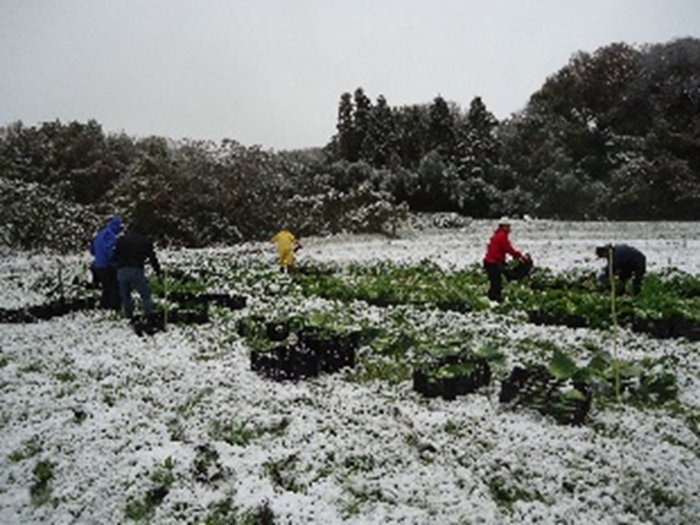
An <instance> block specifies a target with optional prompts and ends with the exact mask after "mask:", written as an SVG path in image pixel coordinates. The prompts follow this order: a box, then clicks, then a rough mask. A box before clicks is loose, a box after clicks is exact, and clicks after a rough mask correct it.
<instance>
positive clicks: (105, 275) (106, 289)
mask: <svg viewBox="0 0 700 525" xmlns="http://www.w3.org/2000/svg"><path fill="white" fill-rule="evenodd" d="M93 272H94V274H95V277H96V278H97V280H98V281H99V283H100V289H101V290H102V295H101V297H100V307H102V308H109V309H111V310H119V309H120V308H121V305H122V302H121V299H120V297H119V283H118V282H117V270H116V269H115V268H114V267H112V266H107V267H105V268H94V267H93Z"/></svg>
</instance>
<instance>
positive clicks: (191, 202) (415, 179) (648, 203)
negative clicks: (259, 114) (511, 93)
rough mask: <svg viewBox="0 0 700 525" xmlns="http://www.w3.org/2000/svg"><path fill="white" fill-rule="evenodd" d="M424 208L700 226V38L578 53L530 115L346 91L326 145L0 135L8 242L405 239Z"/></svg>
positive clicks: (73, 133) (41, 129)
mask: <svg viewBox="0 0 700 525" xmlns="http://www.w3.org/2000/svg"><path fill="white" fill-rule="evenodd" d="M411 212H454V213H457V214H460V215H464V216H469V217H475V218H489V217H498V216H500V215H512V216H524V215H528V216H531V217H539V218H554V219H568V220H651V221H655V220H691V221H693V220H700V40H699V39H695V38H684V39H678V40H674V41H671V42H668V43H664V44H648V45H643V46H631V45H628V44H625V43H615V44H611V45H608V46H605V47H602V48H600V49H598V50H596V51H595V52H594V53H592V54H591V53H585V52H577V53H575V54H574V55H572V57H571V59H570V60H569V62H568V63H567V64H566V65H565V66H564V67H562V68H561V69H560V70H559V71H557V72H556V73H554V74H553V75H551V76H550V77H548V78H547V79H546V80H545V82H544V84H543V86H542V87H541V88H540V89H539V90H538V91H537V92H535V93H534V94H533V95H532V96H531V97H530V99H529V101H528V102H527V104H526V105H525V107H524V109H522V110H521V111H519V112H517V113H514V114H513V115H511V116H510V117H509V118H507V119H504V120H503V121H498V120H497V119H496V118H495V117H494V115H493V114H492V113H491V112H490V111H489V110H488V108H487V107H486V105H485V104H484V102H483V101H482V99H481V98H480V97H478V96H477V97H474V98H473V99H472V100H471V101H470V102H469V105H468V107H467V108H462V107H461V106H460V105H459V104H458V103H456V102H452V101H447V100H445V99H443V98H442V97H441V96H439V95H438V96H436V97H435V98H434V100H432V102H429V103H421V104H414V105H408V106H400V107H392V106H391V105H390V104H389V101H387V100H386V99H385V97H384V96H382V95H379V96H377V98H376V99H375V100H374V101H373V100H372V99H371V98H370V96H369V95H368V94H366V93H365V92H364V90H363V89H362V88H357V89H356V90H355V91H354V92H352V93H351V92H347V93H343V94H341V96H340V101H339V104H338V115H337V124H336V133H335V135H334V136H332V137H330V138H329V141H328V143H327V144H326V145H325V146H324V147H319V148H312V149H305V150H296V151H279V152H275V151H272V150H265V149H263V148H262V147H259V146H252V147H249V146H244V145H242V144H239V143H238V142H236V141H235V140H230V139H224V140H223V141H222V142H221V143H218V144H217V143H214V142H211V141H200V140H191V139H185V140H180V141H173V140H170V139H167V138H164V137H156V136H152V137H146V138H139V139H136V138H132V137H130V136H128V135H127V134H125V133H121V134H106V133H105V132H104V131H103V130H102V127H101V125H100V124H99V123H98V122H96V121H94V120H91V121H88V122H86V123H80V122H70V123H65V124H64V123H61V122H60V121H55V122H46V123H43V124H40V125H37V126H31V127H28V126H25V125H23V124H22V122H15V123H12V124H10V125H8V126H6V127H4V128H0V244H1V245H4V246H6V247H9V248H11V249H24V250H35V249H50V250H57V251H61V252H69V251H74V250H83V249H85V247H86V246H87V243H88V242H89V239H90V238H91V236H92V235H93V234H94V232H95V231H96V229H97V228H99V227H100V226H101V223H102V222H103V221H104V219H105V218H106V217H107V216H108V215H111V214H119V215H122V216H123V217H124V218H125V220H126V221H127V222H134V221H138V222H141V223H143V224H145V225H146V226H147V228H148V231H149V233H150V234H151V235H152V236H153V237H154V238H155V239H156V240H157V241H158V242H160V243H167V244H170V245H175V246H189V247H201V246H210V245H223V244H231V243H236V242H240V241H244V240H255V239H257V240H260V239H265V238H269V237H270V236H271V235H272V234H273V233H274V232H275V231H277V230H279V229H280V228H281V227H286V228H289V229H292V230H293V231H295V232H296V233H297V234H299V235H301V236H305V235H312V234H313V235H327V234H332V233H338V232H381V233H386V234H391V233H393V232H394V231H395V229H396V227H397V225H398V224H400V222H401V221H402V220H403V219H404V218H405V217H406V216H407V215H408V214H409V213H411Z"/></svg>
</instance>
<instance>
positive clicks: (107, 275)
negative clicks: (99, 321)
mask: <svg viewBox="0 0 700 525" xmlns="http://www.w3.org/2000/svg"><path fill="white" fill-rule="evenodd" d="M121 229H122V219H121V217H119V216H117V215H115V216H114V217H111V218H110V219H109V220H108V221H107V223H106V224H105V225H104V226H103V227H102V229H100V231H98V232H97V235H95V237H94V238H93V239H92V242H91V243H90V253H91V254H92V256H93V261H92V265H91V268H92V271H93V273H94V275H95V277H96V280H97V281H98V282H99V283H100V286H101V289H102V296H101V297H100V306H101V307H102V308H109V309H111V310H117V311H119V310H120V309H121V299H120V297H119V284H118V283H117V267H116V265H115V261H114V248H115V246H116V244H117V237H118V236H119V232H121Z"/></svg>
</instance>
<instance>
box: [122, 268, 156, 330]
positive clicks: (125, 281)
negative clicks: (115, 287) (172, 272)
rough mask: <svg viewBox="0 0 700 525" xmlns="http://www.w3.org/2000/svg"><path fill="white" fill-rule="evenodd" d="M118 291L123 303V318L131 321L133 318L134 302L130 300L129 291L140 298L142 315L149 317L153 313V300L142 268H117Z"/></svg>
mask: <svg viewBox="0 0 700 525" xmlns="http://www.w3.org/2000/svg"><path fill="white" fill-rule="evenodd" d="M118 277H119V290H120V291H121V296H122V302H123V303H124V317H126V318H127V319H131V318H133V317H134V301H133V300H132V299H131V290H132V289H133V288H136V291H137V292H138V293H139V295H140V296H141V302H143V313H144V314H146V315H147V316H148V315H151V314H152V313H153V299H151V289H150V288H149V287H148V281H147V280H146V275H145V273H144V271H143V268H136V267H133V266H126V267H124V268H119V273H118Z"/></svg>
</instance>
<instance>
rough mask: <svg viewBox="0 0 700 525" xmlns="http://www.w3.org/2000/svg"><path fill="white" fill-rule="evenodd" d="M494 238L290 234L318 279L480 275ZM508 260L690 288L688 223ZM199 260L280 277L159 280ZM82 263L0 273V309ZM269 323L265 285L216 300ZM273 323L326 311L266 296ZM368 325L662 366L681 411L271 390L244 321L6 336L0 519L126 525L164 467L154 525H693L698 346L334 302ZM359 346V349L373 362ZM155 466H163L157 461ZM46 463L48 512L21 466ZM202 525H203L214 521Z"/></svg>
mask: <svg viewBox="0 0 700 525" xmlns="http://www.w3.org/2000/svg"><path fill="white" fill-rule="evenodd" d="M492 228H493V224H492V223H488V222H484V221H474V222H471V223H469V224H468V225H466V226H464V227H463V228H459V229H451V230H421V231H419V230H414V231H409V232H405V233H404V234H402V235H401V236H400V237H399V238H397V239H391V240H389V239H384V238H380V237H374V236H337V237H333V238H308V239H303V240H302V242H303V244H304V249H303V250H302V251H301V252H300V259H302V260H307V261H315V262H336V263H348V262H369V261H374V260H381V259H391V260H395V261H405V262H418V261H420V260H423V259H430V260H432V261H434V262H436V263H438V264H440V265H442V266H445V267H450V268H459V267H463V266H467V265H471V264H474V263H478V262H479V260H480V258H481V257H482V255H483V250H484V247H485V243H486V240H487V239H488V235H489V233H490V231H491V229H492ZM511 239H512V241H513V244H514V245H515V246H516V247H517V248H519V249H521V250H522V251H527V252H529V253H530V254H532V256H533V258H534V259H535V261H536V262H537V263H538V264H540V265H542V266H548V267H550V268H552V269H554V270H558V271H564V270H569V269H573V268H590V269H591V270H594V269H596V268H598V267H599V266H600V262H599V261H597V260H595V258H594V256H593V249H594V247H595V246H596V245H598V244H602V243H605V242H627V243H629V244H631V245H633V246H637V247H639V248H641V249H642V250H643V251H644V252H645V253H646V254H647V257H648V261H649V268H650V270H652V271H654V270H659V269H662V268H665V267H668V266H674V267H678V268H681V269H683V270H685V271H688V272H691V273H694V274H698V273H699V272H700V249H699V248H700V226H699V225H698V224H694V223H654V224H651V223H557V222H548V221H547V222H545V221H529V222H519V223H515V224H514V226H513V231H512V234H511ZM195 257H199V258H202V257H205V258H206V260H209V261H212V264H214V265H219V266H220V267H221V268H226V265H231V264H234V263H235V264H239V265H240V264H245V263H246V262H248V263H251V264H256V263H257V264H260V263H263V264H264V263H269V264H270V265H273V264H274V254H273V253H272V250H271V247H270V246H267V245H264V244H259V243H249V244H245V245H241V246H237V247H232V248H229V249H216V250H214V249H212V250H201V251H182V252H175V251H173V252H167V253H162V259H163V260H164V261H165V262H166V264H167V265H177V264H178V263H179V262H180V261H185V260H192V259H193V258H195ZM86 261H87V259H86V258H85V257H84V256H83V255H80V256H75V257H71V258H55V257H52V258H46V257H40V256H27V255H24V254H15V255H7V256H6V257H4V258H3V259H2V260H0V289H2V290H3V297H2V303H1V304H0V306H5V307H7V306H18V305H26V304H33V303H36V302H40V301H41V299H42V297H41V295H40V293H39V292H37V291H32V289H31V284H32V283H33V282H34V281H35V280H36V279H37V277H38V276H39V273H40V272H42V271H44V272H48V273H50V274H53V273H55V272H57V271H58V269H59V268H62V271H63V272H65V273H66V274H69V273H70V272H71V271H74V270H75V269H76V268H78V269H80V268H84V267H86ZM230 286H231V289H232V290H237V291H241V292H243V293H246V294H257V293H258V292H259V295H260V297H257V296H256V297H252V298H251V301H250V303H251V308H258V307H260V308H263V307H264V306H265V299H264V297H262V296H263V295H264V294H263V293H262V292H263V291H264V290H265V286H266V283H252V284H250V283H247V284H243V283H231V285H230ZM275 301H278V306H279V307H280V308H283V309H287V310H290V309H296V310H301V311H311V310H314V309H330V308H333V305H331V304H329V303H327V302H325V301H322V300H319V299H302V298H299V297H290V298H287V299H275ZM346 308H349V310H350V311H349V312H347V315H348V316H349V317H351V318H354V319H365V320H369V321H372V322H375V323H377V324H381V325H383V326H392V327H397V326H399V327H400V324H401V323H405V324H406V325H407V326H409V325H410V326H411V327H412V328H413V329H416V328H418V329H420V328H421V327H423V328H424V329H425V331H426V332H430V331H431V330H442V331H448V332H449V331H453V332H459V331H464V330H468V331H470V332H471V333H472V334H473V335H474V337H475V338H476V339H480V338H482V339H487V338H490V339H492V340H497V341H499V342H500V344H501V350H503V351H504V352H505V353H506V355H507V357H508V360H509V362H517V360H518V357H519V356H518V352H519V351H520V350H519V349H520V348H522V346H521V343H523V342H524V341H532V340H541V341H549V342H553V343H555V344H558V345H561V346H562V347H564V348H567V349H570V351H571V352H572V354H573V355H575V356H576V357H577V358H579V359H582V360H585V359H586V358H587V357H588V355H587V354H586V352H587V351H588V350H587V349H589V348H591V347H598V348H609V349H614V350H615V351H616V352H617V353H618V354H619V356H620V357H621V358H624V359H641V358H643V357H645V356H649V357H654V358H656V357H660V356H664V355H673V356H675V357H676V358H677V359H678V365H677V368H676V370H675V372H676V376H677V380H678V383H679V388H680V391H679V400H680V403H679V405H678V406H676V407H675V409H674V410H670V409H646V410H642V409H639V408H634V407H632V406H629V405H626V404H622V405H616V404H612V405H607V406H596V407H595V408H594V410H593V411H592V412H591V414H590V417H589V420H588V422H587V424H586V425H584V426H581V427H569V426H563V425H558V424H556V423H554V422H553V421H551V420H549V419H547V418H544V417H543V416H540V415H539V414H537V413H533V412H529V411H525V410H520V411H510V410H506V409H504V408H503V407H502V406H501V405H500V404H499V402H498V381H494V382H493V383H492V385H491V386H490V387H489V388H486V389H484V390H482V391H479V392H478V393H476V394H471V395H468V396H464V397H460V398H458V399H457V400H456V401H451V402H450V401H444V400H440V399H432V400H426V399H423V398H422V397H420V396H419V395H418V394H416V393H415V392H414V391H413V390H412V388H411V384H410V382H408V381H403V382H399V383H397V384H393V383H387V382H385V381H368V382H365V381H358V380H356V379H355V378H354V377H353V376H352V374H351V373H350V372H348V373H346V374H336V375H326V376H321V377H319V378H317V379H314V380H311V381H301V382H297V383H289V382H285V383H275V382H272V381H269V380H265V379H263V378H261V377H259V376H258V375H256V374H255V373H253V372H251V371H250V366H249V363H250V361H249V349H248V348H247V347H246V346H245V343H244V341H243V340H241V339H240V338H239V337H238V336H237V335H236V334H235V330H234V326H235V320H236V318H237V317H240V316H243V315H245V314H246V313H247V310H243V311H240V312H236V313H234V314H229V315H221V316H219V317H215V318H214V319H213V321H212V322H211V323H209V324H207V325H202V326H197V327H172V326H171V327H169V329H168V331H167V332H165V333H158V334H156V335H155V336H153V337H151V338H139V337H137V336H136V335H135V334H134V333H133V331H131V330H130V328H129V327H128V326H127V325H126V324H125V323H124V322H123V321H122V320H121V319H119V318H117V317H115V316H114V315H112V314H109V313H107V312H102V311H95V312H88V313H75V314H71V315H68V316H64V317H60V318H55V319H53V320H51V321H47V322H40V323H35V324H26V325H9V324H5V325H0V352H1V353H0V400H1V402H2V403H1V408H0V425H1V430H2V436H3V439H2V440H1V441H0V464H1V465H2V468H1V470H0V523H3V524H5V523H7V524H28V523H52V524H53V523H55V524H63V523H65V524H68V523H90V524H92V523H95V524H102V523H125V522H128V521H129V519H128V518H127V514H128V513H127V508H128V507H129V506H130V505H131V508H132V510H133V504H134V502H143V501H146V500H147V495H148V493H149V490H151V489H153V488H154V486H155V485H157V481H156V480H162V479H163V472H169V473H170V475H171V477H170V478H169V491H168V492H167V494H166V495H165V497H164V498H163V499H162V502H160V503H159V504H158V505H154V506H153V512H152V514H151V515H150V516H149V519H150V520H151V522H152V523H163V524H166V523H168V524H169V523H204V521H205V519H206V518H207V516H209V517H210V518H211V517H212V516H213V515H214V514H213V513H214V509H215V508H216V507H215V505H216V504H217V503H218V504H220V503H221V502H225V501H229V502H231V503H232V504H233V505H234V506H235V507H237V508H238V509H239V515H241V514H242V513H244V512H246V510H249V509H254V508H256V507H258V506H259V505H261V504H262V503H263V502H267V504H268V505H269V508H270V509H271V510H272V512H273V513H274V515H275V519H276V520H277V522H278V523H299V524H302V523H303V524H306V523H323V524H332V523H363V524H364V523H377V524H380V523H420V524H434V523H440V524H442V523H445V524H448V523H455V524H457V523H485V524H508V523H512V524H520V523H562V524H569V523H570V524H577V523H581V524H584V523H585V524H589V523H611V524H613V523H614V524H621V523H629V524H637V523H669V524H689V523H698V522H700V436H699V434H698V420H699V414H700V352H699V351H700V345H699V344H698V343H688V342H686V341H683V340H654V339H650V338H647V337H646V336H641V335H635V334H631V333H629V332H626V331H622V332H620V333H617V334H612V333H610V332H602V331H595V330H586V329H575V330H574V329H567V328H561V327H536V326H533V325H529V324H527V323H524V322H522V321H520V320H518V319H514V318H510V317H503V316H499V315H495V314H493V313H491V312H485V313H479V314H458V313H451V312H437V311H432V312H431V311H424V310H414V309H411V308H403V309H402V310H401V311H397V310H396V309H391V308H390V309H381V308H376V307H370V306H367V305H364V304H355V305H350V306H347V307H346ZM366 350H368V349H366ZM168 458H169V459H168ZM39 462H49V463H50V464H51V473H52V475H53V477H52V479H51V480H50V481H49V482H48V486H49V488H50V489H49V490H50V492H49V496H48V500H47V501H46V502H43V504H40V503H41V502H40V501H38V500H37V498H36V496H35V498H34V501H33V499H32V496H31V488H32V486H35V487H36V485H37V480H36V479H35V477H36V476H35V474H33V470H34V469H35V467H36V465H37V464H38V463H39ZM211 522H212V523H218V522H215V521H211Z"/></svg>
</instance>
